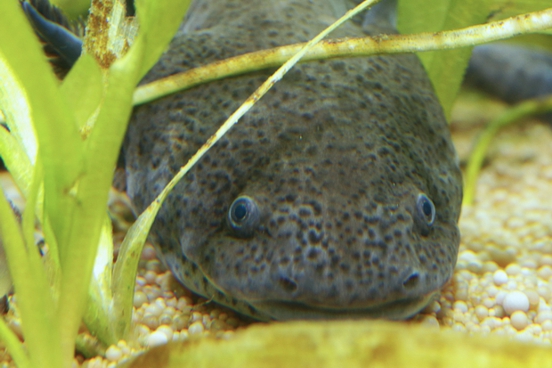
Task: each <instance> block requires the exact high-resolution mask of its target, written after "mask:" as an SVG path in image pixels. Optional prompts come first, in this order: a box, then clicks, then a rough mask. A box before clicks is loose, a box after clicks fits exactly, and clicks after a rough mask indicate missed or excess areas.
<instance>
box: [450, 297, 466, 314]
mask: <svg viewBox="0 0 552 368" xmlns="http://www.w3.org/2000/svg"><path fill="white" fill-rule="evenodd" d="M453 308H454V310H456V311H458V312H460V313H466V312H467V311H468V305H467V304H466V302H463V301H461V300H457V301H455V302H454V304H453Z"/></svg>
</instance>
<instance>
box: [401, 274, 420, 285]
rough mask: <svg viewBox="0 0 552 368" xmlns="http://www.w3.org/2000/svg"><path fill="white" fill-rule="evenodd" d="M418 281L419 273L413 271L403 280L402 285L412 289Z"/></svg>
mask: <svg viewBox="0 0 552 368" xmlns="http://www.w3.org/2000/svg"><path fill="white" fill-rule="evenodd" d="M419 281H420V275H419V274H418V273H417V272H414V273H412V274H410V275H409V276H408V277H407V278H406V279H405V280H404V281H403V286H404V288H405V289H413V288H415V287H416V286H417V285H418V282H419Z"/></svg>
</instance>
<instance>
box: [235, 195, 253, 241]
mask: <svg viewBox="0 0 552 368" xmlns="http://www.w3.org/2000/svg"><path fill="white" fill-rule="evenodd" d="M259 220H260V214H259V207H258V206H257V203H255V200H254V199H253V198H250V197H247V196H240V197H238V198H236V199H235V200H234V202H233V203H232V205H231V206H230V209H229V210H228V225H230V227H231V228H232V230H234V232H235V233H236V235H237V236H239V237H243V238H247V237H250V236H252V235H253V232H254V231H255V229H256V228H257V227H258V226H259Z"/></svg>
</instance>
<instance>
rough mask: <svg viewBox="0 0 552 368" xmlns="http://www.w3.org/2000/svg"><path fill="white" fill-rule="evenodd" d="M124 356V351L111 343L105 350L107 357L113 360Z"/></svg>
mask: <svg viewBox="0 0 552 368" xmlns="http://www.w3.org/2000/svg"><path fill="white" fill-rule="evenodd" d="M122 356H123V352H122V350H121V349H120V348H119V347H118V346H117V345H111V346H110V347H108V348H107V350H106V351H105V358H106V359H107V360H110V361H112V362H114V361H116V360H119V359H121V357H122Z"/></svg>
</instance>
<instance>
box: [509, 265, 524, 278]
mask: <svg viewBox="0 0 552 368" xmlns="http://www.w3.org/2000/svg"><path fill="white" fill-rule="evenodd" d="M506 273H507V274H508V275H510V276H515V275H519V274H520V273H521V267H520V266H519V265H518V264H515V263H512V264H510V265H508V267H506Z"/></svg>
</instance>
